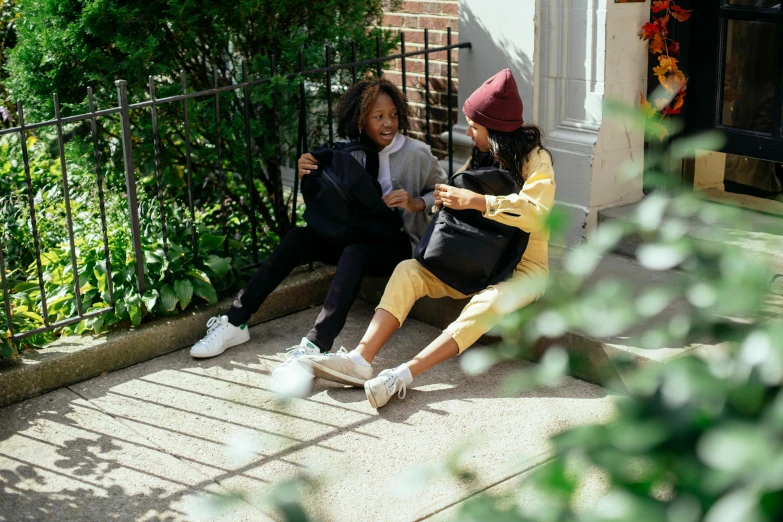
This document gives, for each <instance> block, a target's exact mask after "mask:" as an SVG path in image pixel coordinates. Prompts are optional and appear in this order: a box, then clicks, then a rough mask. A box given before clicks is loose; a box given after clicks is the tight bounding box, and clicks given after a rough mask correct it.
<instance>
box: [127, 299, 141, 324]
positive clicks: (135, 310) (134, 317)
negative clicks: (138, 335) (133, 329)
mask: <svg viewBox="0 0 783 522" xmlns="http://www.w3.org/2000/svg"><path fill="white" fill-rule="evenodd" d="M127 307H128V315H129V316H130V320H131V323H132V324H133V326H139V324H141V306H139V305H138V304H136V303H127Z"/></svg>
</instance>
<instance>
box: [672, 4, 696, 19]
mask: <svg viewBox="0 0 783 522" xmlns="http://www.w3.org/2000/svg"><path fill="white" fill-rule="evenodd" d="M671 12H672V16H673V17H674V18H675V19H676V20H677V21H678V22H684V21H686V20H687V19H688V18H690V17H691V13H692V12H693V9H683V8H682V7H680V6H678V5H673V6H672V11H671Z"/></svg>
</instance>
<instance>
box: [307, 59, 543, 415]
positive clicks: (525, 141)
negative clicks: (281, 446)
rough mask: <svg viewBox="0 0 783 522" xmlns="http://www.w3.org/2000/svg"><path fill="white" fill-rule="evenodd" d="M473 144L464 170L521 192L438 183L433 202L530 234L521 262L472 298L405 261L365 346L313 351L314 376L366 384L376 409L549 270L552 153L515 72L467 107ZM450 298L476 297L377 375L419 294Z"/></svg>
mask: <svg viewBox="0 0 783 522" xmlns="http://www.w3.org/2000/svg"><path fill="white" fill-rule="evenodd" d="M462 111H463V112H464V113H465V116H466V118H467V120H468V125H469V127H468V133H467V134H468V136H470V138H471V140H472V141H473V155H472V158H471V159H470V160H469V161H468V162H467V163H466V164H465V165H464V166H463V167H462V169H460V170H464V169H468V168H479V167H483V166H488V165H497V166H499V167H501V168H503V169H506V170H508V171H510V172H513V173H515V174H517V175H518V176H519V180H520V185H522V190H521V191H520V192H519V193H518V194H516V193H515V194H508V195H505V196H489V195H487V196H485V195H482V194H477V193H475V192H471V191H469V190H466V189H460V188H456V187H452V186H449V185H436V187H435V204H436V205H437V206H445V207H448V208H452V209H454V210H466V209H474V210H478V211H481V213H482V214H483V216H484V217H485V218H487V219H491V220H494V221H498V222H500V223H503V224H506V225H510V226H514V227H518V228H520V229H522V230H524V231H525V232H528V233H529V234H530V240H529V243H528V246H527V250H526V251H525V253H524V255H523V257H522V260H521V261H520V262H519V264H518V265H517V267H516V269H515V270H514V273H513V274H512V275H511V276H510V277H509V278H508V279H506V280H505V281H502V282H500V283H498V284H496V285H491V286H489V287H487V288H485V289H484V290H482V291H480V292H477V293H475V294H472V295H471V296H467V295H464V294H462V293H461V292H459V291H457V290H455V289H453V288H451V287H450V286H448V285H446V284H445V283H443V282H442V281H440V280H439V279H438V278H437V277H435V276H434V275H433V274H432V273H431V272H430V271H429V270H427V269H426V268H425V267H424V266H422V265H421V264H420V263H419V262H418V261H416V260H415V259H411V260H408V261H403V262H402V263H400V264H399V265H397V268H396V269H395V270H394V273H393V274H392V276H391V279H390V280H389V283H388V284H387V285H386V290H385V292H384V294H383V297H382V298H381V302H380V304H379V305H378V307H377V308H376V311H375V316H374V317H373V319H372V322H371V323H370V326H369V328H368V329H367V332H366V333H365V334H364V337H363V338H362V341H361V342H360V343H359V346H358V347H357V348H356V349H355V350H353V351H351V352H345V351H342V352H338V353H336V354H333V355H321V356H319V355H312V356H306V357H304V358H303V359H302V360H301V362H302V363H303V364H305V365H307V366H309V367H310V368H311V369H312V370H313V373H314V374H315V375H316V376H318V377H322V378H325V379H328V380H332V381H335V382H339V383H343V384H349V385H354V386H362V385H363V386H364V389H365V393H366V394H367V398H368V399H369V401H370V404H371V405H372V406H373V407H374V408H380V407H381V406H383V405H385V404H386V403H387V402H388V401H389V399H391V398H392V397H393V396H394V394H395V393H396V394H397V395H398V396H399V397H400V398H404V397H405V391H406V389H407V387H408V386H409V385H410V384H411V382H412V381H413V378H414V377H416V376H417V375H419V374H420V373H422V372H423V371H425V370H428V369H429V368H432V367H433V366H435V365H436V364H438V363H440V362H443V361H445V360H446V359H448V358H450V357H452V356H454V355H457V354H459V353H462V351H464V350H465V349H467V348H469V347H470V346H471V345H472V344H473V343H475V342H476V341H477V340H478V339H479V338H480V337H481V336H482V335H484V334H485V333H487V332H488V331H489V330H490V329H491V328H492V327H493V326H494V325H496V324H497V323H498V322H499V321H500V319H501V318H502V317H503V315H505V314H506V313H509V312H512V311H514V310H518V309H520V308H522V307H524V306H527V305H528V304H530V303H532V302H534V301H536V300H538V299H539V298H540V297H541V295H542V294H543V292H544V288H545V286H546V279H547V276H548V274H549V269H548V258H547V247H548V242H549V231H548V230H547V228H546V226H545V218H546V217H547V215H548V214H549V212H550V210H551V209H552V206H553V204H554V199H555V179H554V170H553V169H552V158H551V155H550V154H549V152H548V151H547V150H546V149H545V148H544V147H543V145H542V144H541V131H540V130H539V129H538V127H536V126H534V125H525V124H524V121H523V120H522V100H521V98H520V97H519V92H518V91H517V84H516V82H515V81H514V76H513V75H512V74H511V71H510V70H509V69H505V70H503V71H501V72H499V73H498V74H496V75H495V76H493V77H492V78H490V79H489V80H487V81H486V82H485V83H484V85H482V86H481V87H480V88H479V89H477V90H476V92H474V93H473V94H472V95H471V96H470V97H469V98H468V99H467V100H466V101H465V104H464V106H463V107H462ZM424 296H429V297H434V298H439V297H451V298H454V299H462V298H467V297H470V301H469V302H468V304H467V305H466V306H465V308H464V309H463V310H462V313H460V315H459V317H458V318H457V319H456V320H455V321H454V322H453V323H451V324H450V325H449V327H448V328H446V330H444V332H443V333H442V334H441V335H440V336H438V338H436V339H435V340H434V341H433V342H431V343H430V344H429V346H427V347H426V348H424V350H422V351H421V352H419V354H418V355H416V357H414V358H413V359H412V360H410V361H408V362H407V363H405V364H402V365H400V366H398V367H397V368H393V369H389V370H383V371H382V372H380V373H379V374H378V375H377V376H376V377H374V378H371V377H372V367H371V363H372V361H373V359H374V358H375V356H376V355H377V353H378V351H379V350H380V349H381V347H382V346H383V344H384V343H385V342H386V340H388V339H389V337H391V335H392V333H394V331H395V330H396V329H397V328H399V327H400V326H401V325H402V323H403V321H404V320H405V318H406V316H407V315H408V312H409V311H410V309H411V308H412V307H413V304H414V303H415V302H416V300H417V299H419V298H420V297H424Z"/></svg>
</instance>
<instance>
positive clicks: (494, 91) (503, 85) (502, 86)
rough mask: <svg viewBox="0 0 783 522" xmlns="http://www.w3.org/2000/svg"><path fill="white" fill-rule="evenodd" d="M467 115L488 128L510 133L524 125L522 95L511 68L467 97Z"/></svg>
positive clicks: (465, 110)
mask: <svg viewBox="0 0 783 522" xmlns="http://www.w3.org/2000/svg"><path fill="white" fill-rule="evenodd" d="M462 112H464V113H465V116H467V117H468V118H470V119H471V120H473V121H475V122H476V123H478V124H479V125H483V126H484V127H487V128H488V129H492V130H496V131H501V132H511V131H514V130H517V129H518V128H520V127H521V126H522V124H523V123H525V122H524V120H523V119H522V98H520V97H519V91H517V82H516V81H515V80H514V75H513V74H511V70H510V69H503V70H502V71H500V72H499V73H497V74H496V75H495V76H493V77H492V78H490V79H489V80H487V81H486V82H484V85H482V86H481V87H479V88H478V89H476V91H475V92H474V93H473V94H471V95H470V97H469V98H468V99H467V100H465V104H464V105H463V106H462Z"/></svg>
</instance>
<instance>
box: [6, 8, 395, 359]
mask: <svg viewBox="0 0 783 522" xmlns="http://www.w3.org/2000/svg"><path fill="white" fill-rule="evenodd" d="M12 4H13V5H12ZM383 5H384V2H383V0H350V1H340V2H337V1H331V0H330V1H329V2H326V3H324V2H321V3H320V4H319V6H318V8H317V9H314V8H313V4H312V3H311V2H304V1H299V0H297V1H294V2H291V1H289V0H285V1H283V0H263V1H261V2H258V1H252V2H251V1H241V2H239V3H237V2H232V3H227V2H214V1H209V2H204V1H197V2H192V1H188V2H183V1H181V0H159V1H153V2H148V1H140V0H135V1H132V2H124V3H122V4H121V5H120V4H117V3H116V2H109V1H105V0H98V1H97V2H95V1H94V2H87V3H85V2H83V1H81V0H66V1H60V0H56V1H55V0H29V1H25V2H20V3H19V5H18V6H17V5H16V3H7V4H3V6H4V7H3V9H5V11H3V12H2V13H3V16H4V17H6V15H8V16H10V17H11V19H17V20H19V22H18V26H17V27H16V30H15V32H14V38H16V40H15V41H14V44H15V46H14V48H13V50H12V51H10V53H9V55H10V58H9V63H8V66H7V72H8V74H9V76H8V78H7V81H6V82H5V87H7V88H8V89H9V90H10V92H11V94H12V95H13V96H14V98H16V99H22V100H24V106H25V111H26V115H27V116H26V121H27V122H28V123H29V122H32V121H36V120H41V119H49V118H51V117H52V114H53V111H52V103H51V100H52V98H51V95H52V93H55V92H56V93H59V96H60V99H61V100H62V111H63V115H64V116H67V115H69V114H77V113H82V112H86V111H87V109H88V104H87V97H86V94H87V87H88V86H93V87H94V88H95V100H96V104H97V107H98V108H99V109H100V108H106V107H110V106H112V107H113V106H116V105H117V93H116V88H115V86H114V81H115V80H116V79H117V78H123V79H125V80H127V81H128V94H129V99H130V101H131V103H133V102H136V101H143V100H144V99H146V98H147V97H148V96H149V92H148V88H147V85H148V81H147V80H148V78H149V77H150V75H152V76H154V77H155V80H156V85H157V89H156V91H157V92H156V95H157V97H158V98H163V97H166V96H169V95H172V94H179V93H181V90H182V87H181V84H180V79H179V71H180V70H184V71H185V74H186V77H187V81H188V89H189V91H191V92H192V91H199V90H204V89H209V88H211V87H213V86H214V82H217V83H218V84H219V85H227V84H233V83H237V82H240V81H242V79H243V66H244V65H245V63H246V64H247V70H248V74H249V76H250V78H257V77H260V76H264V77H273V78H272V81H271V82H270V83H268V84H264V85H261V86H257V87H255V88H253V89H250V90H249V96H248V100H247V102H248V111H249V123H250V136H249V139H250V143H249V146H250V147H251V154H250V161H251V162H252V163H251V165H248V164H247V163H248V162H247V160H248V153H247V146H248V143H247V140H246V137H245V119H244V105H245V101H246V100H245V98H244V96H245V95H244V93H243V91H242V90H235V91H230V92H225V93H222V94H220V95H219V103H220V108H221V118H220V122H221V125H220V141H218V136H217V134H218V127H217V122H216V112H215V98H214V97H205V98H198V99H195V100H191V101H190V102H188V110H189V121H190V145H191V148H192V153H191V156H190V158H189V159H190V160H191V163H192V173H193V176H192V179H193V191H192V194H189V192H188V183H187V177H188V175H189V172H187V171H186V164H187V160H188V158H186V144H185V132H184V128H183V119H184V110H183V106H182V104H181V103H175V104H164V105H161V106H159V107H158V125H159V136H160V149H159V150H160V157H159V160H160V179H159V174H158V169H157V164H156V154H155V147H154V142H153V133H152V120H151V117H150V110H149V109H148V108H145V109H140V110H134V111H131V115H130V118H131V141H132V147H133V157H134V163H135V168H136V178H137V188H138V198H139V214H140V219H141V227H142V231H141V235H142V238H141V241H142V249H143V251H144V261H145V265H146V276H145V279H146V281H145V283H146V288H147V291H146V292H145V294H144V295H139V294H138V292H137V290H136V283H135V265H134V258H133V247H132V241H131V237H130V232H129V228H128V221H129V219H128V207H127V202H126V199H125V194H124V191H125V174H124V166H123V157H122V146H121V142H120V127H119V120H118V117H117V115H111V116H103V117H100V118H98V119H97V126H98V135H99V137H98V146H97V148H98V153H99V155H100V159H101V166H102V182H103V191H104V199H105V213H106V227H107V235H108V250H109V263H108V264H107V262H106V253H105V251H104V245H103V223H102V220H101V211H100V206H99V204H98V202H99V197H98V192H99V189H98V183H97V177H96V165H95V160H94V158H93V143H92V135H91V129H90V126H89V122H87V121H85V122H80V123H76V124H68V125H64V126H63V136H64V142H65V150H66V160H67V173H68V180H69V185H70V187H69V195H70V202H71V207H72V209H71V210H72V215H73V235H74V238H75V245H76V258H77V259H76V265H77V267H78V269H77V271H78V276H77V278H78V284H79V288H80V289H81V291H82V293H83V300H82V310H81V311H82V312H83V313H89V312H94V311H97V310H101V309H104V308H106V307H108V306H110V305H111V304H112V299H111V297H112V296H111V295H110V292H109V281H108V279H109V278H108V273H109V271H110V272H111V282H112V283H113V290H114V300H115V303H114V304H115V308H114V309H113V310H112V311H110V312H109V313H107V314H105V315H101V316H98V317H95V318H90V319H89V320H87V321H84V322H80V323H78V324H74V325H71V326H68V327H66V328H63V329H62V333H65V334H70V333H74V332H75V333H80V332H82V331H85V330H88V329H89V330H92V331H94V332H100V331H102V330H104V329H105V328H107V327H109V326H112V325H115V324H117V323H119V322H123V321H124V322H128V323H129V324H133V325H137V324H139V322H140V321H141V320H142V318H143V317H144V315H145V314H146V313H151V314H169V313H174V312H175V311H176V310H178V309H179V310H182V309H185V308H186V307H187V306H190V304H191V303H192V302H193V300H194V299H195V300H202V299H203V300H206V301H208V302H210V303H214V302H215V301H216V300H217V295H218V293H220V292H221V291H224V290H228V289H229V288H232V287H235V286H237V285H238V284H239V283H240V282H241V277H242V274H240V268H241V267H246V266H248V265H251V264H252V263H253V262H255V261H256V260H258V259H259V258H260V259H263V257H264V256H265V254H266V253H268V252H270V251H271V249H272V248H274V246H275V245H276V244H277V242H278V239H279V237H280V236H281V235H282V234H285V233H286V232H287V231H288V230H289V229H290V228H291V227H292V226H294V225H295V223H296V220H297V219H298V217H300V216H299V215H298V214H299V213H300V211H299V210H297V211H296V214H297V215H293V216H292V215H291V210H290V209H291V208H292V207H294V205H293V203H294V202H293V201H292V193H291V191H289V190H286V189H285V188H284V187H283V183H282V178H281V169H282V168H283V166H285V165H286V164H293V161H294V160H295V155H296V154H295V153H296V141H297V137H298V136H297V130H298V126H297V122H298V116H299V81H300V80H301V78H298V77H297V78H293V79H291V78H288V77H287V75H288V74H290V73H293V72H297V71H299V55H300V51H301V52H302V56H303V60H304V64H305V67H306V68H311V67H319V66H322V65H323V61H324V45H330V46H332V47H333V48H334V54H333V62H334V63H338V62H340V61H343V62H344V61H349V60H350V51H351V41H353V40H355V41H356V42H357V46H358V57H359V59H361V58H366V57H368V56H374V55H375V52H376V42H375V39H376V36H377V37H380V41H381V52H382V53H386V52H387V51H388V50H389V49H390V48H391V47H392V46H393V45H394V44H393V36H392V35H391V34H390V33H384V32H383V31H380V30H377V29H370V28H372V27H374V26H375V25H376V22H378V21H379V20H380V18H381V16H382V7H383ZM6 11H8V13H6ZM6 18H7V17H6ZM4 20H5V18H4ZM4 23H5V22H4ZM271 56H274V57H275V58H276V60H277V66H276V67H275V69H274V70H272V69H271V60H270V57H271ZM374 70H375V67H374V66H372V67H367V68H364V69H360V70H359V71H358V73H359V75H360V76H363V75H366V74H369V73H370V72H371V71H374ZM350 81H351V72H350V71H348V70H345V71H341V72H339V73H335V74H334V76H333V78H332V95H333V96H334V99H335V100H336V99H337V97H338V96H339V94H340V93H341V92H342V90H343V89H344V88H345V87H346V86H347V85H348V84H349V83H350ZM305 87H306V94H307V98H308V102H307V103H308V106H307V108H308V115H307V118H308V128H307V129H306V132H307V134H308V138H309V140H310V143H322V142H324V141H325V140H326V136H327V135H328V129H327V127H326V126H325V123H326V117H325V114H324V112H325V111H324V109H325V107H324V105H325V103H324V101H325V97H326V86H325V76H321V77H308V78H307V79H306V83H305ZM275 106H276V107H277V108H278V110H277V112H276V113H275V111H273V110H272V109H273V108H274V107H275ZM54 131H55V129H54V128H53V127H49V128H45V129H44V130H43V131H40V132H38V133H28V134H27V135H26V136H25V139H26V140H27V144H28V147H29V149H30V162H31V178H32V179H31V182H32V187H33V188H32V190H33V197H34V201H35V209H36V215H37V218H38V236H39V238H40V250H41V263H42V266H41V272H42V274H41V275H42V277H43V280H44V292H45V294H46V296H47V304H48V305H49V307H48V310H47V314H48V317H47V319H48V320H49V321H50V322H55V321H60V320H63V319H67V318H71V317H74V316H75V315H76V314H77V312H78V310H77V303H76V299H75V296H74V274H73V266H72V265H73V262H72V259H71V254H70V242H69V241H70V238H69V234H68V229H67V227H66V223H67V219H66V211H65V204H64V199H63V179H62V175H61V167H60V162H59V158H58V155H57V150H58V144H57V136H56V134H55V132H54ZM275 136H277V137H278V139H277V141H276V140H275V139H273V138H274V137H275ZM18 141H19V136H18V135H14V136H6V137H4V138H2V140H0V168H2V176H0V178H2V179H0V227H2V233H3V236H2V237H3V245H2V247H3V251H4V255H5V258H6V271H7V277H8V280H9V289H10V292H11V295H12V321H13V330H14V332H20V331H29V330H31V329H34V328H37V327H39V326H42V325H43V324H44V310H43V307H42V299H41V295H40V294H41V289H40V287H39V283H38V265H37V261H36V256H35V251H36V246H35V241H34V237H33V232H32V227H31V216H30V210H29V202H28V194H27V191H28V189H27V182H26V179H25V173H24V169H23V168H22V161H21V159H22V158H21V149H20V146H19V143H18ZM218 144H220V149H219V150H218ZM249 168H252V171H253V179H252V181H248V169H249ZM190 196H192V198H193V204H194V207H195V208H194V210H195V215H194V216H192V218H191V213H190V209H189V208H188V205H187V203H186V202H188V201H189V197H190ZM161 200H162V202H163V207H164V208H163V210H161V208H160V206H161ZM251 201H255V202H256V204H255V215H253V214H254V212H253V208H252V206H251V204H250V202H251ZM256 217H257V219H255V223H256V226H255V228H253V224H252V223H253V221H254V218H256ZM164 218H165V223H166V227H165V232H166V236H167V238H168V252H165V251H164V250H165V248H164V244H163V232H164V230H163V226H162V223H163V221H164ZM194 228H195V231H196V235H197V236H198V240H197V241H198V249H199V253H198V254H199V255H198V256H197V257H194V255H193V245H192V237H193V235H192V234H193V230H194ZM254 234H255V237H256V238H257V239H256V241H253V240H251V238H252V237H253V235H254ZM0 316H2V317H0V319H2V320H5V310H2V311H0ZM54 335H55V334H53V333H42V334H37V335H33V336H30V337H28V338H26V339H25V340H24V342H23V343H22V347H25V346H41V345H43V344H45V343H46V342H49V341H50V340H52V339H53V338H54ZM9 336H10V333H8V332H7V333H6V341H7V342H6V346H5V347H4V348H3V351H2V355H1V357H2V358H8V357H12V356H13V355H14V354H15V352H16V349H17V347H14V346H12V345H11V343H10V342H9V341H8V337H9Z"/></svg>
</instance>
